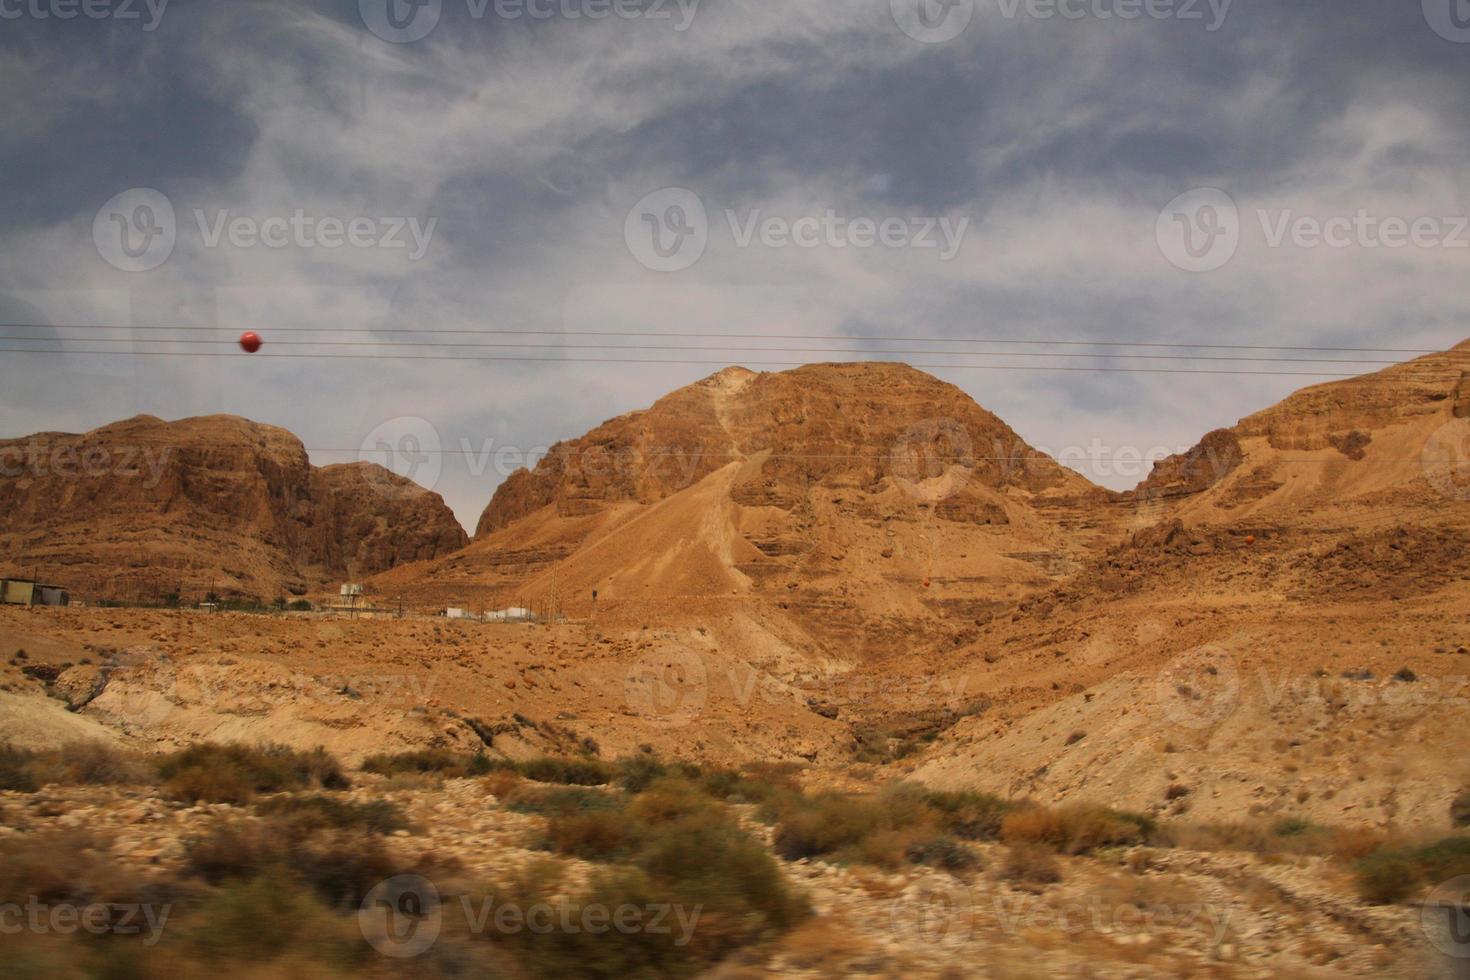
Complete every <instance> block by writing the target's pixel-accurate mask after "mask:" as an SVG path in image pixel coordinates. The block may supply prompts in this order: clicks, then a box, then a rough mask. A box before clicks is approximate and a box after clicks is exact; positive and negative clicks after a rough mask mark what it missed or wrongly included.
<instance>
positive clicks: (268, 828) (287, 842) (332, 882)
mask: <svg viewBox="0 0 1470 980" xmlns="http://www.w3.org/2000/svg"><path fill="white" fill-rule="evenodd" d="M185 855H186V863H187V867H188V868H189V870H190V871H192V872H193V873H194V874H196V875H198V876H199V877H200V878H202V879H204V880H205V881H206V882H208V883H209V884H211V885H222V884H226V883H228V882H232V881H249V880H252V879H255V878H260V877H275V878H279V877H283V876H284V877H290V878H292V879H294V880H297V881H300V882H301V883H303V884H305V885H309V886H310V887H311V888H313V889H314V890H315V891H316V892H317V894H318V895H319V896H321V898H322V899H323V900H324V901H326V902H327V903H329V904H331V905H333V906H336V907H340V908H356V907H357V906H358V905H359V904H360V903H361V902H362V900H363V899H364V898H365V897H366V896H367V893H368V892H369V891H371V890H372V888H373V886H374V885H376V884H377V883H378V882H380V881H382V880H383V879H385V878H391V877H392V876H393V875H395V874H404V873H407V872H409V871H413V870H416V869H415V868H414V867H411V866H405V865H404V864H403V862H400V861H398V860H397V859H395V858H394V857H393V855H392V854H391V853H390V852H389V851H388V850H387V848H386V847H385V846H384V845H383V841H382V838H380V837H378V836H376V835H374V834H371V833H366V832H363V831H360V830H356V829H333V830H328V831H325V832H320V833H316V832H312V831H309V830H307V829H306V828H305V827H304V826H302V825H300V824H293V823H290V822H286V821H274V820H273V821H266V822H251V821H245V820H236V821H222V822H220V823H218V824H216V825H215V826H214V827H212V828H211V829H210V830H209V832H208V833H206V834H205V835H204V836H203V837H201V838H198V839H196V840H193V841H190V842H189V843H188V844H187V845H186V848H185Z"/></svg>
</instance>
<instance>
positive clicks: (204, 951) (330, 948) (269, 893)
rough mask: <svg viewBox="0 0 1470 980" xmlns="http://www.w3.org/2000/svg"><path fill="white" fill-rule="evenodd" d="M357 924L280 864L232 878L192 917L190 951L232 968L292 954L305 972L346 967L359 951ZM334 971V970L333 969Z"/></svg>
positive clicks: (311, 972)
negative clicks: (250, 875)
mask: <svg viewBox="0 0 1470 980" xmlns="http://www.w3.org/2000/svg"><path fill="white" fill-rule="evenodd" d="M356 931H357V929H356V925H355V924H354V923H353V922H352V921H351V920H349V919H347V918H345V917H343V916H339V915H333V914H332V912H331V911H330V910H329V909H328V908H327V907H326V906H325V905H324V904H323V903H322V902H321V901H320V900H319V899H318V898H316V897H315V896H313V895H312V893H311V892H309V891H307V890H305V889H303V888H302V887H301V886H300V884H298V883H297V881H296V880H295V879H294V878H293V877H291V876H290V875H289V874H287V873H286V872H284V871H281V870H272V871H271V872H270V873H268V874H264V875H261V876H259V877H256V878H251V879H249V880H245V881H239V882H232V883H230V884H228V885H226V886H225V887H224V888H222V889H221V890H220V891H219V892H218V893H216V894H215V895H213V896H212V897H211V898H210V899H209V900H208V901H206V902H205V903H204V904H203V905H202V907H200V908H199V909H198V911H197V912H195V913H194V915H193V916H191V917H190V920H189V928H188V937H189V946H190V948H191V951H192V952H193V953H194V954H195V955H196V956H198V957H199V958H201V959H203V960H205V961H206V962H212V963H215V964H217V965H218V966H219V967H221V968H225V969H227V970H230V971H233V970H236V969H240V968H241V967H243V966H244V964H255V963H260V962H266V963H270V962H273V961H275V960H278V959H281V958H282V957H284V956H287V955H291V956H294V957H297V958H300V959H301V960H303V961H304V964H303V965H304V966H305V969H306V970H307V971H309V974H308V973H307V972H303V973H301V974H300V975H303V976H305V975H320V973H321V972H323V971H324V969H332V968H335V969H336V970H343V971H346V970H348V969H350V968H351V966H352V965H353V964H354V962H356V961H357V960H359V959H361V958H362V957H363V948H362V937H361V935H360V934H359V935H356V936H354V935H353V933H355V932H356ZM334 972H335V971H334Z"/></svg>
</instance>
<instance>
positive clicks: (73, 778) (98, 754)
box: [0, 741, 153, 793]
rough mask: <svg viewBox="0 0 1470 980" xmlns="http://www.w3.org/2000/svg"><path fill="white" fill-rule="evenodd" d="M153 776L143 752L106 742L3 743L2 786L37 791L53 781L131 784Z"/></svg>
mask: <svg viewBox="0 0 1470 980" xmlns="http://www.w3.org/2000/svg"><path fill="white" fill-rule="evenodd" d="M152 779H153V772H152V771H151V769H150V767H149V766H148V763H147V762H145V761H144V759H143V757H142V756H140V755H138V754H136V753H133V752H128V751H125V750H123V749H119V748H116V747H114V746H111V745H107V744H105V743H103V742H96V741H87V742H71V743H68V744H66V745H63V746H62V747H61V748H59V749H50V750H47V751H40V752H37V751H31V750H27V749H17V748H13V747H11V746H8V745H0V789H10V790H18V791H20V792H24V793H33V792H35V791H36V790H37V789H39V788H40V787H41V786H44V785H47V784H50V783H57V784H60V785H63V786H127V785H136V784H139V783H148V782H150V781H152Z"/></svg>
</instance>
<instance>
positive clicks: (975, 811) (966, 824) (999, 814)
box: [925, 791, 1017, 840]
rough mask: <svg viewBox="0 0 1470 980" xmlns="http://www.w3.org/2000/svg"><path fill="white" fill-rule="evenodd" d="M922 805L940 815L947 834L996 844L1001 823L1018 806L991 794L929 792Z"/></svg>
mask: <svg viewBox="0 0 1470 980" xmlns="http://www.w3.org/2000/svg"><path fill="white" fill-rule="evenodd" d="M925 802H927V803H928V804H929V806H930V807H932V808H933V809H935V810H937V811H938V812H939V813H940V814H941V820H942V822H943V824H944V827H945V829H946V830H948V831H949V832H950V833H951V834H954V835H955V836H956V837H963V838H964V839H965V840H998V839H999V838H1000V827H1001V823H1002V822H1003V821H1004V820H1005V818H1006V816H1007V815H1009V814H1011V813H1013V812H1014V811H1015V810H1016V808H1017V804H1015V803H1012V802H1011V801H1009V800H1004V799H1001V798H1000V797H999V796H993V795H991V794H990V793H976V792H971V791H963V792H931V793H929V794H928V795H927V796H926V797H925Z"/></svg>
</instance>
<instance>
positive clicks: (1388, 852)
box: [1354, 836, 1470, 905]
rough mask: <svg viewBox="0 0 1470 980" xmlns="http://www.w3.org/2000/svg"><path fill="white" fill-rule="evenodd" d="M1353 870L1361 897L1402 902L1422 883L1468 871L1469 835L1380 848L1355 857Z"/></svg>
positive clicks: (1446, 879) (1445, 878)
mask: <svg viewBox="0 0 1470 980" xmlns="http://www.w3.org/2000/svg"><path fill="white" fill-rule="evenodd" d="M1354 872H1355V877H1356V879H1357V885H1358V894H1359V895H1360V896H1361V897H1362V898H1363V900H1364V901H1367V902H1372V903H1374V904H1375V905H1390V904H1394V903H1397V902H1402V901H1403V900H1404V899H1406V898H1408V897H1409V896H1410V895H1412V894H1413V893H1414V892H1416V891H1418V890H1419V889H1420V888H1423V887H1425V886H1426V885H1432V884H1438V883H1439V882H1442V881H1448V880H1449V879H1451V878H1458V877H1460V876H1461V875H1470V837H1463V836H1454V837H1445V838H1442V839H1440V840H1437V841H1434V842H1433V843H1430V844H1424V845H1419V846H1413V847H1404V846H1400V847H1385V848H1381V849H1379V850H1377V851H1374V852H1373V853H1371V854H1369V855H1367V856H1366V857H1364V858H1362V859H1361V860H1359V861H1358V862H1357V864H1356V865H1355V867H1354Z"/></svg>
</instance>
